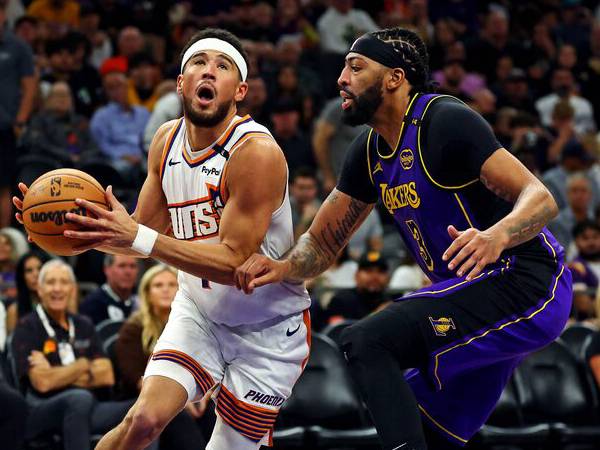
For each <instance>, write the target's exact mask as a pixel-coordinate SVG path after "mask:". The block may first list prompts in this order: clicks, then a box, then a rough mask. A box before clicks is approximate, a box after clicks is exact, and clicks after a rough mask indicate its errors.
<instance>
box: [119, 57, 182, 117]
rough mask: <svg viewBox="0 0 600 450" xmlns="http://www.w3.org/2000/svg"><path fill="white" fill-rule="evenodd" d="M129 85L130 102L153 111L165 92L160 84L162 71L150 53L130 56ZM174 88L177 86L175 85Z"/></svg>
mask: <svg viewBox="0 0 600 450" xmlns="http://www.w3.org/2000/svg"><path fill="white" fill-rule="evenodd" d="M128 70H129V87H128V89H127V96H128V98H129V103H130V104H131V105H134V106H143V107H144V108H146V109H147V110H148V111H150V112H152V110H153V109H154V105H155V104H156V102H157V101H158V99H159V98H160V97H161V95H162V94H164V92H161V91H160V90H159V89H158V88H159V84H160V81H161V73H160V70H159V68H158V65H157V64H156V62H155V61H154V59H153V58H152V56H150V55H149V54H148V53H144V52H141V53H136V54H135V55H132V56H131V57H130V58H129V64H128ZM173 90H175V86H174V85H173Z"/></svg>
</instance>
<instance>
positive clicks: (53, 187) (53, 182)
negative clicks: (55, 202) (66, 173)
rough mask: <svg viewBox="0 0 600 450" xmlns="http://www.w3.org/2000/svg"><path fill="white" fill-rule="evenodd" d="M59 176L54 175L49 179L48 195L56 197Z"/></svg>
mask: <svg viewBox="0 0 600 450" xmlns="http://www.w3.org/2000/svg"><path fill="white" fill-rule="evenodd" d="M61 183H62V179H61V177H54V178H52V180H50V197H58V196H59V195H60V185H61Z"/></svg>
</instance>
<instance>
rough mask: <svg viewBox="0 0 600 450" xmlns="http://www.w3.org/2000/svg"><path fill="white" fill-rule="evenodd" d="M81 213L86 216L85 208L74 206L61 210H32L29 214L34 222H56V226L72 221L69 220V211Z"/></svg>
mask: <svg viewBox="0 0 600 450" xmlns="http://www.w3.org/2000/svg"><path fill="white" fill-rule="evenodd" d="M70 212H71V213H73V214H79V215H80V216H85V215H87V214H86V210H85V208H73V209H62V210H60V211H47V212H32V213H30V214H29V217H30V219H31V222H32V223H46V222H54V224H55V225H56V226H61V225H62V224H64V223H67V222H70V221H69V220H67V218H66V215H67V213H70Z"/></svg>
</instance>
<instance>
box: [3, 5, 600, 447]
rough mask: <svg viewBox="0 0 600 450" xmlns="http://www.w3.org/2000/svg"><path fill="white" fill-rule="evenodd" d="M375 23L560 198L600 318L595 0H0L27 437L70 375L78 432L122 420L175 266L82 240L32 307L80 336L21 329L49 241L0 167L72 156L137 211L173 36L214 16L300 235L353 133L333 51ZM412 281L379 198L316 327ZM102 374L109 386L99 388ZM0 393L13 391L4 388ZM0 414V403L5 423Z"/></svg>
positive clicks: (587, 316) (189, 414)
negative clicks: (232, 38) (417, 52)
mask: <svg viewBox="0 0 600 450" xmlns="http://www.w3.org/2000/svg"><path fill="white" fill-rule="evenodd" d="M391 26H403V27H407V28H411V29H413V30H415V31H417V32H418V33H419V34H420V36H421V37H422V38H423V40H424V41H425V42H426V43H427V46H428V49H429V54H430V68H431V72H432V73H431V77H432V78H433V79H434V80H435V81H437V83H438V85H439V86H438V92H440V93H443V94H448V95H453V96H456V97H458V98H459V99H461V100H463V101H464V102H466V103H467V104H469V105H470V106H471V107H472V108H473V109H475V110H476V111H478V112H479V113H480V114H482V116H483V117H484V118H485V119H486V120H487V121H488V122H489V123H490V125H491V126H492V127H493V129H494V131H495V133H496V135H497V137H498V139H499V141H500V142H501V143H502V145H503V146H504V147H505V148H506V149H508V150H509V151H510V152H511V153H513V154H514V155H515V156H516V157H517V158H519V159H520V160H521V161H522V162H523V163H524V164H525V165H526V166H527V167H528V168H529V169H530V170H531V171H532V172H534V173H535V174H536V175H537V176H538V177H540V178H541V179H542V180H543V181H544V183H545V184H546V185H547V186H548V188H549V189H550V190H551V192H552V193H553V195H554V196H555V198H556V201H557V203H558V205H559V208H560V210H561V212H560V214H559V216H558V217H557V218H556V219H555V220H554V221H553V222H552V223H551V224H550V226H549V228H550V229H551V231H552V232H553V233H554V234H555V235H556V237H557V238H558V240H559V241H560V242H561V243H562V244H563V245H564V246H565V248H566V249H567V252H568V255H569V261H570V266H571V269H572V271H573V274H574V281H575V302H574V309H573V315H572V316H573V317H572V320H573V322H579V323H583V324H586V326H590V327H592V328H596V329H597V328H598V327H599V326H600V322H599V320H600V306H599V305H600V300H598V298H599V297H598V295H597V294H598V285H599V280H600V164H599V162H598V161H599V158H600V134H599V133H598V130H599V128H598V125H600V106H598V105H599V104H600V1H585V0H539V1H535V2H534V1H510V0H497V1H476V0H429V1H428V0H368V1H367V0H220V1H218V2H191V1H177V0H163V1H144V2H137V1H132V0H80V1H75V0H33V1H31V0H0V228H1V229H2V230H1V231H0V298H1V299H2V302H0V325H1V326H0V329H1V330H2V331H0V348H2V347H3V346H4V344H5V340H6V337H7V336H12V347H11V348H13V349H14V350H15V352H16V354H15V355H14V358H15V366H16V367H15V372H16V374H15V377H16V382H17V383H18V385H19V386H20V387H21V390H22V392H25V393H27V400H26V402H27V404H28V405H29V419H28V421H27V429H28V432H27V437H28V439H29V438H35V437H36V436H39V435H43V434H44V433H45V432H46V431H47V429H49V428H52V427H55V428H56V427H57V426H59V425H57V424H58V422H56V420H58V419H56V418H55V421H54V422H52V421H49V420H48V417H50V416H52V414H53V413H52V411H54V409H52V408H57V406H56V405H55V404H51V405H50V406H49V405H48V402H46V400H49V399H50V398H54V399H56V397H57V396H59V394H60V395H63V394H65V393H66V392H71V390H68V389H65V388H66V387H69V386H71V387H72V386H78V387H79V388H80V390H85V391H86V392H87V391H93V392H94V395H79V396H71V397H69V396H66V397H68V398H66V399H65V398H63V397H65V396H64V395H63V397H60V398H61V401H62V403H61V404H63V405H64V404H71V405H72V404H76V405H77V408H79V409H78V410H79V411H85V414H87V415H88V416H89V417H92V418H93V417H95V416H94V415H96V416H98V417H96V419H97V421H95V419H93V420H91V421H88V422H87V423H88V424H91V425H89V426H88V428H85V427H84V428H85V430H84V434H85V433H87V434H86V436H87V435H88V434H94V433H100V432H102V430H104V429H106V428H107V426H108V425H110V424H111V423H112V421H114V420H116V418H118V417H119V415H120V414H121V413H122V411H123V408H124V407H125V406H127V405H128V403H127V401H130V400H131V399H132V398H134V397H135V395H136V394H137V391H138V390H139V379H140V376H141V373H142V372H143V366H144V363H145V358H146V357H147V355H148V354H149V353H150V352H151V349H152V345H153V344H154V342H155V341H156V338H157V336H158V335H159V334H160V331H161V330H162V327H163V326H164V322H165V320H166V317H167V315H168V310H169V305H170V301H172V295H171V294H169V293H172V292H174V291H173V289H175V288H176V279H175V277H174V275H173V272H172V270H171V269H169V268H166V267H163V266H155V267H152V268H150V269H149V267H150V265H151V264H150V263H148V262H143V263H140V262H138V261H136V260H134V259H132V258H125V257H116V258H112V257H108V258H105V257H104V255H102V254H100V253H97V252H88V253H86V254H83V255H80V256H79V257H76V258H70V259H69V260H68V261H67V262H68V266H61V265H60V264H55V265H54V266H53V268H52V271H51V272H49V273H51V274H54V278H57V277H58V278H61V277H62V278H65V279H66V280H67V281H66V283H63V284H64V285H65V286H67V287H65V288H64V292H63V294H64V295H63V294H61V295H62V296H63V297H64V298H63V299H64V302H63V303H64V304H61V306H60V308H62V309H63V310H64V315H61V314H58V315H57V316H56V317H54V316H52V317H49V318H48V320H50V323H51V326H54V325H57V327H58V328H57V330H58V331H60V330H61V329H62V330H63V332H64V329H65V327H62V328H61V327H60V320H61V318H68V317H76V318H78V319H77V320H75V321H74V322H75V328H76V330H75V333H76V336H78V335H77V333H82V336H83V337H82V338H81V340H82V341H85V342H88V344H87V345H86V346H82V347H81V348H76V349H74V350H75V355H71V356H74V357H73V359H72V360H71V359H69V363H68V364H65V363H64V361H62V356H60V355H59V356H60V357H59V356H56V354H58V353H57V352H58V350H59V349H53V348H50V347H47V345H46V343H45V342H46V341H45V340H44V339H42V337H40V339H39V340H37V341H36V340H34V339H33V338H32V337H31V335H33V334H35V332H38V333H39V334H40V336H42V335H43V336H46V334H48V333H46V331H44V328H43V327H42V325H43V321H42V320H41V319H40V314H38V313H37V312H36V305H38V304H40V305H43V308H44V310H46V311H47V305H46V303H45V302H46V301H48V302H50V301H51V300H52V299H53V298H54V297H53V296H52V295H50V294H47V293H44V288H43V285H44V283H45V282H46V280H44V279H43V277H42V278H40V280H41V281H38V276H39V270H40V267H41V266H42V264H44V263H45V261H46V260H47V259H48V258H49V257H50V256H51V255H45V254H43V253H42V252H38V251H37V250H36V249H35V246H32V248H31V249H29V244H28V243H27V241H26V240H25V239H24V237H23V235H22V233H21V232H20V231H18V226H16V224H15V222H14V219H13V214H14V211H13V210H12V209H11V203H10V200H9V198H10V196H11V195H12V193H14V191H15V186H16V182H17V181H19V180H22V181H25V182H27V183H30V182H31V181H33V180H34V179H35V178H36V177H37V176H38V175H40V174H41V173H44V172H45V171H47V170H51V169H55V168H59V167H76V168H80V169H82V170H85V171H87V172H88V173H90V174H92V175H94V176H96V177H97V178H98V179H99V180H100V181H101V182H102V183H103V184H109V183H110V184H112V185H113V186H115V188H116V189H115V190H116V192H117V195H118V196H119V198H120V199H121V200H123V202H124V203H125V204H126V205H127V207H128V208H130V209H132V208H134V206H135V198H136V194H137V191H138V190H139V187H140V186H141V182H142V181H143V179H144V176H145V171H146V167H145V160H146V156H147V150H148V147H149V145H150V142H151V141H152V137H153V135H154V132H155V131H156V130H157V129H158V127H159V126H160V125H161V124H162V123H164V122H165V121H167V120H170V119H173V118H177V117H179V116H180V115H181V114H182V108H181V104H180V99H179V96H178V95H177V93H176V91H175V88H176V85H175V80H176V77H177V75H178V73H179V57H180V51H181V49H182V48H183V46H184V45H185V43H186V41H187V40H188V38H189V37H190V36H192V35H193V34H194V33H195V32H196V31H198V30H201V29H203V28H205V27H222V28H226V29H228V30H230V31H232V32H234V33H235V34H236V35H237V36H239V37H240V38H241V39H242V40H243V44H244V47H245V49H246V51H247V53H248V55H249V75H248V84H249V92H248V95H247V97H246V98H245V100H244V101H243V102H242V103H241V104H239V105H238V107H239V114H240V115H245V114H250V115H251V116H252V117H253V118H254V119H255V120H256V121H258V122H260V123H263V124H265V125H267V126H268V127H269V129H270V130H271V132H272V133H273V135H274V137H275V138H276V140H277V142H278V143H279V145H280V146H281V148H282V150H283V152H284V154H285V156H286V159H287V161H288V165H289V169H290V196H291V201H292V209H293V223H294V234H295V236H296V237H298V236H300V235H301V234H302V233H303V232H305V231H306V230H307V229H308V227H309V226H310V224H311V222H312V219H313V218H314V216H315V214H316V212H317V210H318V208H319V206H320V204H321V202H322V200H323V199H324V198H325V197H326V196H327V194H328V193H329V192H330V191H331V190H332V189H333V188H334V187H335V184H336V179H337V176H338V175H339V172H340V169H341V165H342V162H343V160H344V156H345V152H346V149H347V148H348V146H349V144H350V143H351V142H352V140H353V139H354V138H355V137H356V136H357V135H358V134H360V133H361V132H362V131H363V130H364V127H349V126H347V125H345V124H344V123H343V122H342V117H341V108H340V103H341V102H340V99H339V96H338V90H337V87H336V80H337V77H338V76H339V73H340V70H341V68H342V65H343V60H344V56H345V52H346V51H347V49H348V48H349V46H350V44H351V43H352V42H353V41H354V40H355V39H356V38H357V37H358V36H360V35H361V34H363V33H364V32H368V31H372V30H375V29H378V28H385V27H391ZM11 226H12V227H13V228H11ZM15 226H16V228H17V229H15V228H14V227H15ZM3 227H4V228H3ZM68 267H70V268H72V269H73V270H71V271H69V270H70V269H68ZM147 269H148V270H147ZM56 274H58V275H56ZM46 276H48V274H46ZM75 277H76V278H77V280H78V281H77V282H76V281H75V279H76V278H75ZM156 280H159V281H160V282H159V281H156ZM63 281H64V280H63ZM40 283H41V284H40ZM69 283H71V284H72V285H69ZM157 283H158V284H160V286H161V287H160V289H164V292H163V294H159V293H158V291H159V287H155V285H158V284H157ZM425 284H427V280H426V279H425V277H424V276H423V274H422V273H421V271H420V269H419V268H418V266H417V265H416V264H415V262H414V261H412V260H411V259H410V257H409V256H408V255H407V253H406V251H405V249H404V247H403V245H402V243H401V241H400V239H399V237H398V235H397V233H396V231H395V228H394V225H393V223H392V221H391V218H390V217H389V214H387V212H386V211H385V209H379V208H377V209H376V210H374V212H373V213H372V214H371V215H370V216H369V217H368V219H367V220H366V222H365V223H364V224H363V226H362V227H361V228H360V229H359V230H358V232H357V233H356V235H355V236H354V237H353V239H352V240H351V241H350V243H349V245H348V247H347V248H346V249H345V250H344V252H343V253H342V254H341V255H340V257H339V258H338V260H337V261H336V262H335V264H334V266H333V267H332V268H330V269H329V270H328V271H327V272H325V273H324V274H323V275H322V276H320V277H319V278H317V279H315V280H311V282H310V283H309V288H310V291H311V295H312V298H313V300H314V302H313V304H314V305H313V311H312V312H313V326H314V328H315V329H317V330H319V329H322V328H323V327H326V326H331V325H332V324H334V323H336V322H338V321H340V320H347V319H359V318H361V317H363V316H365V315H367V314H370V313H371V312H373V311H376V310H377V309H378V308H382V307H384V306H385V304H386V303H387V302H388V301H390V299H393V298H394V297H397V296H400V295H401V294H402V293H403V292H406V291H411V290H414V289H418V288H420V287H422V286H424V285H425ZM69 286H71V287H69ZM136 286H138V288H137V290H136ZM63 287H64V286H63ZM46 292H49V291H46ZM45 296H46V297H47V298H46V297H45ZM61 298H62V297H61ZM48 308H50V309H52V308H54V306H51V305H50V306H48ZM60 308H59V309H60ZM65 320H67V319H65ZM106 320H108V321H121V322H123V323H125V325H124V326H123V328H121V333H119V334H118V335H117V337H118V343H115V344H114V354H111V355H107V354H106V351H107V349H113V347H106V346H105V344H106V339H105V338H104V337H100V336H95V333H96V332H97V330H96V328H95V326H94V325H98V324H100V323H102V322H103V321H106ZM92 324H94V325H92ZM28 327H29V328H28ZM40 327H41V328H40ZM67 328H69V327H68V326H67ZM32 330H35V332H34V331H32ZM44 333H46V334H44ZM86 333H87V334H86ZM115 342H116V341H115ZM48 345H49V344H48ZM51 350H54V351H51ZM111 351H112V350H111ZM599 353H600V350H599ZM52 355H54V356H52ZM133 355H135V357H134V356H133ZM144 355H146V356H144ZM52 358H54V359H52ZM57 358H58V359H57ZM97 360H98V361H100V362H97ZM106 361H108V362H106ZM111 361H112V364H111ZM60 365H62V366H71V365H75V366H73V367H74V368H73V369H72V372H70V373H69V377H66V378H60V377H58V378H52V377H49V375H48V373H49V372H44V370H48V368H49V367H54V366H60ZM47 366H48V367H47ZM35 368H41V369H44V370H42V371H41V372H40V371H37V370H33V369H35ZM41 369H40V370H41ZM94 371H96V372H97V374H96V375H93V374H94ZM109 372H110V373H109ZM86 374H87V376H88V378H89V379H86V376H85V375H86ZM90 374H92V375H90ZM62 375H64V374H62ZM598 376H599V381H600V374H599V375H598ZM48 379H51V380H53V382H56V383H57V384H52V383H51V382H48ZM40 380H42V381H44V382H42V381H40ZM57 380H59V381H57ZM47 383H50V384H47ZM0 385H1V384H0ZM100 388H110V389H109V390H111V392H110V394H108V395H107V394H106V393H104V394H101V395H100V394H97V393H96V391H98V390H102V389H100ZM78 392H79V391H78ZM79 393H80V394H81V392H79ZM102 399H103V400H102ZM107 399H108V400H107ZM101 400H102V401H101ZM109 400H110V401H109ZM116 400H118V401H116ZM14 402H15V405H17V406H15V408H17V407H18V403H19V397H15V399H14ZM123 402H125V403H123ZM98 405H101V407H100V406H98ZM124 405H125V406H124ZM82 408H83V409H82ZM1 414H2V413H1V412H0V415H1ZM81 414H83V413H81ZM182 414H183V415H182V416H181V417H180V418H179V419H178V421H176V422H174V425H172V430H171V432H170V433H169V432H167V433H165V435H166V437H165V439H164V442H161V448H169V445H170V446H172V448H187V447H186V445H187V444H186V443H182V442H179V441H178V440H177V439H179V438H180V437H181V435H182V434H183V435H185V434H186V433H188V435H189V436H192V438H191V441H192V442H193V441H195V442H203V439H204V438H203V434H202V432H204V433H205V434H206V429H208V428H209V426H208V427H207V426H206V424H205V422H206V420H204V421H203V420H202V419H201V417H202V416H203V411H200V410H197V409H195V408H194V407H190V409H189V410H187V411H184V413H182ZM88 416H86V417H88ZM61 417H62V416H61ZM62 419H64V418H62ZM64 420H65V421H66V422H65V421H63V422H61V423H62V424H63V425H61V426H63V428H64V430H65V432H66V430H67V429H69V430H71V433H73V432H74V431H73V430H78V431H80V430H82V428H81V426H79V425H76V424H77V423H78V422H77V417H69V418H67V419H64ZM69 421H71V422H69ZM117 422H118V420H117ZM4 423H6V422H3V421H2V418H0V435H1V436H0V437H1V438H2V439H4V435H5V433H4V432H3V428H2V427H3V424H4ZM66 423H70V425H69V426H68V427H67V426H66V425H65V424H66ZM198 423H199V424H200V425H201V426H199V427H198ZM74 424H75V425H74ZM10 426H11V427H12V428H14V427H15V426H18V425H14V424H11V425H10ZM23 426H24V425H23ZM89 427H91V428H89ZM178 427H181V428H178ZM203 427H204V428H203ZM59 428H60V426H59ZM181 429H186V430H188V429H193V430H195V431H188V432H186V433H181V432H180V430H181ZM205 434H204V435H205ZM69 436H70V437H67V440H69V439H73V441H72V443H76V444H73V445H75V447H72V448H78V449H81V448H85V447H81V446H79V445H81V444H80V442H81V441H78V440H77V439H80V440H81V439H82V438H81V436H80V435H78V436H75V437H73V436H72V435H69ZM86 439H87V440H88V441H89V436H88V437H86V438H85V439H83V440H86ZM3 442H4V441H3ZM69 442H71V441H69ZM14 448H17V447H14ZM65 448H67V447H65ZM195 448H198V447H195Z"/></svg>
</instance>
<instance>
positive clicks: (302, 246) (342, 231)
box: [286, 189, 375, 280]
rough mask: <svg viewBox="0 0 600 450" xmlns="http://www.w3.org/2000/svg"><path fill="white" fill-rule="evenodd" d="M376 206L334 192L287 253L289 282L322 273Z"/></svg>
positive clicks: (336, 191) (335, 190) (339, 192)
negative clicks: (289, 263) (306, 230)
mask: <svg viewBox="0 0 600 450" xmlns="http://www.w3.org/2000/svg"><path fill="white" fill-rule="evenodd" d="M374 206H375V205H374V204H372V203H365V202H362V201H360V200H357V199H355V198H353V197H350V196H349V195H347V194H344V193H343V192H341V191H338V190H337V189H334V190H333V191H332V192H331V194H330V195H329V197H327V199H326V200H325V202H324V203H323V205H322V206H321V208H320V209H319V212H318V213H317V215H316V216H315V219H314V220H313V223H312V225H311V227H310V228H309V230H308V232H306V233H305V234H303V235H302V236H301V237H300V239H299V240H298V243H297V244H296V246H295V247H294V248H293V249H292V250H291V251H290V252H288V255H287V257H286V259H288V260H289V261H290V262H291V268H290V272H289V274H288V278H289V279H291V280H305V279H307V278H312V277H315V276H317V275H319V274H320V273H322V272H323V271H325V270H326V269H327V268H328V267H329V266H330V265H331V264H332V263H333V261H334V260H335V258H336V257H337V255H338V253H339V252H340V251H341V250H342V249H343V248H344V247H345V246H346V244H347V243H348V241H349V240H350V237H351V236H352V234H354V232H355V231H356V229H357V228H358V227H359V226H360V225H361V224H362V223H363V221H364V220H365V219H366V218H367V216H368V215H369V213H370V212H371V210H372V209H373V207H374Z"/></svg>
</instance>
